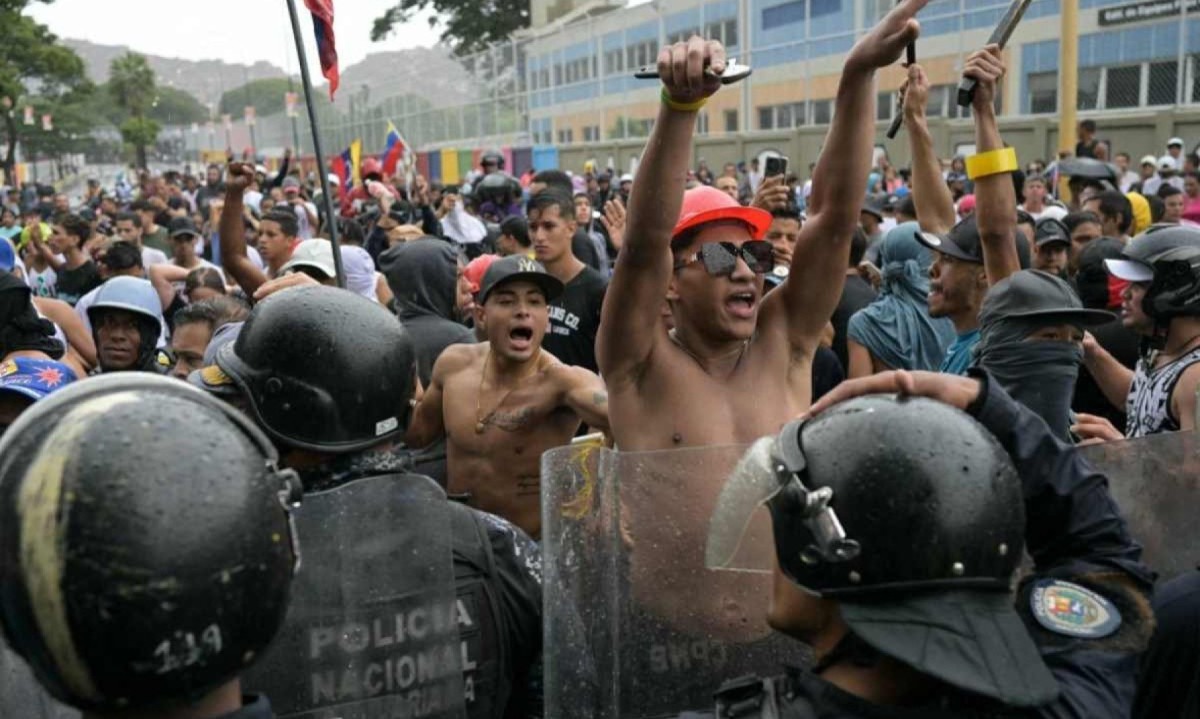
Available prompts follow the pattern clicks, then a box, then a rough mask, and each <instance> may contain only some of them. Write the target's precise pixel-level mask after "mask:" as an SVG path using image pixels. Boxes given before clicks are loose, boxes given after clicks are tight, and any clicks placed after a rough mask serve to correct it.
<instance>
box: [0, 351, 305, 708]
mask: <svg viewBox="0 0 1200 719" xmlns="http://www.w3.org/2000/svg"><path fill="white" fill-rule="evenodd" d="M147 408H153V410H152V411H153V418H152V419H151V417H150V416H148V415H147ZM299 496H300V486H299V482H298V480H297V479H296V477H295V475H294V473H293V472H292V471H291V470H280V469H278V468H277V464H276V452H275V449H274V447H273V446H272V444H271V442H270V441H269V440H268V439H267V437H266V436H265V435H264V434H263V433H262V432H261V431H260V430H259V429H258V428H257V427H255V426H254V424H253V423H252V422H250V421H249V419H248V418H246V417H244V416H242V415H240V414H238V413H237V412H236V411H234V410H232V409H230V408H228V407H226V406H225V405H224V404H222V403H221V402H220V401H218V400H215V399H213V398H211V397H209V396H208V395H206V394H205V393H204V392H201V391H200V390H197V389H195V388H193V387H191V386H189V385H188V384H187V383H185V382H179V381H176V380H171V379H169V378H166V377H162V376H160V375H152V374H146V373H121V374H112V375H105V376H103V377H97V378H94V379H89V380H88V381H86V382H78V383H75V384H73V385H71V386H69V387H67V388H65V389H63V390H61V391H59V392H55V393H54V394H52V395H50V396H48V397H46V398H45V399H43V400H41V401H39V402H37V403H36V404H35V405H33V406H32V407H31V408H29V409H28V410H27V411H25V412H24V413H23V414H22V415H21V416H20V418H19V419H18V420H17V421H16V422H15V423H14V424H13V426H12V431H10V432H8V433H6V434H5V436H4V438H3V440H2V441H0V572H2V573H3V576H4V577H5V581H4V582H2V583H0V624H2V626H3V630H4V635H5V638H6V639H7V641H8V644H9V645H10V646H11V647H12V648H13V649H14V650H15V651H16V652H17V653H18V654H20V655H21V656H22V657H24V659H25V660H26V662H28V663H29V665H30V667H31V668H32V670H33V672H34V674H35V676H36V677H37V678H38V680H39V682H40V683H41V684H42V685H43V686H44V687H45V688H46V689H47V690H48V691H49V692H50V693H51V694H53V695H54V696H55V697H57V698H58V699H60V700H62V701H64V702H66V703H68V704H70V705H72V706H75V707H78V708H81V709H83V710H85V711H90V712H97V713H110V712H115V711H143V710H144V711H151V710H157V709H162V708H167V707H170V706H184V705H188V704H192V703H194V702H195V701H198V700H199V699H202V698H203V697H205V696H207V695H208V694H209V693H211V692H212V691H213V690H215V689H217V688H218V687H221V686H223V685H225V684H227V683H228V682H229V681H231V680H233V679H235V678H236V677H237V676H238V675H239V674H240V673H241V672H242V671H243V670H244V669H245V668H246V667H248V666H249V665H250V664H252V663H253V662H254V661H255V660H256V659H257V658H258V657H259V656H260V655H261V654H262V653H263V651H264V649H265V648H266V647H267V646H268V645H269V644H270V643H271V641H272V639H273V638H274V636H275V634H276V632H277V630H278V629H279V627H280V626H281V625H282V623H283V620H284V617H285V615H286V612H287V605H288V596H289V591H290V587H291V582H292V578H293V576H294V573H295V570H296V565H297V561H298V557H299V554H298V548H297V545H296V543H295V536H294V534H293V533H292V531H291V526H292V525H291V517H290V511H291V506H292V504H293V503H294V502H295V501H297V500H298V498H299Z"/></svg>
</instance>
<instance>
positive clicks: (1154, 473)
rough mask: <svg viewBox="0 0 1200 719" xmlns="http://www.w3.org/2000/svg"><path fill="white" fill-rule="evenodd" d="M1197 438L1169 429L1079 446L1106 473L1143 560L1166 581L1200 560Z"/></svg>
mask: <svg viewBox="0 0 1200 719" xmlns="http://www.w3.org/2000/svg"><path fill="white" fill-rule="evenodd" d="M1198 450H1200V439H1198V438H1197V436H1196V433H1194V432H1170V433H1166V434H1156V435H1151V436H1149V437H1141V438H1138V439H1127V440H1124V441H1120V442H1106V443H1104V444H1098V445H1093V446H1090V447H1084V448H1082V449H1080V454H1082V455H1083V456H1084V457H1086V458H1087V459H1088V460H1089V461H1090V462H1091V463H1092V465H1093V466H1095V468H1096V469H1097V470H1099V471H1100V472H1101V473H1103V474H1104V475H1105V476H1106V477H1108V486H1109V491H1110V492H1111V493H1112V496H1113V498H1114V499H1115V500H1116V501H1117V505H1118V506H1119V507H1120V508H1121V513H1122V514H1123V515H1124V517H1125V521H1126V522H1128V523H1129V531H1130V533H1131V534H1133V537H1134V539H1136V540H1138V541H1139V542H1140V543H1141V544H1142V547H1143V548H1144V552H1143V554H1142V560H1143V561H1144V562H1146V564H1148V565H1149V566H1150V568H1151V569H1154V570H1155V571H1157V572H1158V573H1159V579H1160V581H1161V580H1166V579H1170V578H1171V577H1174V576H1177V575H1179V574H1182V573H1183V572H1187V571H1190V570H1192V569H1194V568H1195V567H1196V565H1197V563H1200V532H1197V531H1196V507H1197V506H1198V505H1200V454H1198V453H1197V452H1198Z"/></svg>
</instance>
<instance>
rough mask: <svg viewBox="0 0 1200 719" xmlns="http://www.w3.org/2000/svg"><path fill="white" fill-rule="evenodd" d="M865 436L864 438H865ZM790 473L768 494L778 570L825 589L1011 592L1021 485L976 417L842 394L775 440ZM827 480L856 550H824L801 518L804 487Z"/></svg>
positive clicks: (923, 403)
mask: <svg viewBox="0 0 1200 719" xmlns="http://www.w3.org/2000/svg"><path fill="white" fill-rule="evenodd" d="M863 437H870V438H871V441H870V442H869V443H864V442H862V441H861V440H862V438H863ZM777 442H778V445H777V446H778V447H779V451H780V453H781V455H782V458H783V460H784V462H785V463H786V464H787V465H788V466H789V471H791V469H790V468H791V467H796V466H798V467H800V469H799V471H795V472H794V474H795V477H796V481H791V482H788V483H787V484H785V487H784V490H783V491H782V492H780V493H779V494H777V495H776V496H775V497H774V498H773V499H772V501H771V503H770V509H771V516H772V518H773V520H774V527H775V547H776V552H777V554H778V556H779V563H780V568H781V569H782V570H783V571H784V573H785V574H786V575H787V576H788V577H789V578H790V579H792V580H793V581H795V582H796V583H797V584H799V585H800V586H802V587H804V588H806V589H809V590H811V591H814V592H819V593H820V594H821V595H822V596H827V597H848V596H868V595H872V594H881V593H882V594H884V595H889V594H890V595H894V594H896V593H897V592H904V591H910V590H927V589H931V588H935V587H976V588H982V589H996V590H1001V591H1004V590H1007V589H1008V588H1009V586H1010V582H1011V579H1012V576H1013V572H1014V571H1015V570H1016V569H1017V566H1018V565H1019V564H1020V561H1021V551H1022V548H1023V547H1024V530H1025V516H1024V505H1023V504H1022V499H1021V483H1020V479H1019V478H1018V476H1017V473H1016V471H1015V470H1014V469H1013V466H1012V462H1011V461H1010V460H1009V458H1008V455H1007V454H1005V452H1004V449H1003V448H1002V447H1001V446H1000V445H999V443H997V442H996V440H995V438H993V437H992V436H991V434H989V433H988V431H987V430H986V429H984V428H983V426H982V425H980V424H979V423H978V422H976V421H975V420H973V419H971V418H970V417H969V416H967V415H966V414H964V413H962V412H959V411H958V410H956V409H953V408H951V407H948V406H947V405H944V404H941V403H939V402H934V401H931V400H926V399H919V398H917V399H896V398H895V397H892V396H874V397H867V398H861V399H856V400H852V401H850V402H845V403H842V404H840V405H838V406H836V407H834V408H832V409H830V410H829V411H827V412H824V413H822V414H821V415H819V416H817V417H816V418H815V419H813V420H812V421H809V422H807V423H798V422H796V423H792V424H789V425H787V426H786V427H785V428H784V430H783V433H782V434H781V435H780V437H779V439H778V440H777ZM822 488H828V489H829V490H830V491H831V492H832V497H833V499H832V501H831V502H830V507H832V509H833V510H834V511H835V512H836V514H837V517H838V519H839V520H840V522H841V526H842V527H843V529H844V530H845V535H846V537H847V538H848V540H850V541H853V542H856V543H857V545H858V546H857V551H856V552H853V550H852V552H851V553H854V556H853V557H851V558H848V559H845V560H843V559H839V558H831V557H830V556H827V555H829V554H830V553H829V552H828V551H826V550H827V548H828V545H827V543H826V542H825V541H824V540H821V539H820V538H818V537H815V536H814V535H813V534H812V533H811V532H810V531H809V530H808V528H807V526H808V525H806V524H805V523H804V522H802V521H798V520H801V519H803V517H804V513H805V505H804V497H805V495H804V493H803V490H804V489H807V491H808V492H809V493H813V492H817V491H819V490H821V489H822Z"/></svg>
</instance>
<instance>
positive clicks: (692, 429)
mask: <svg viewBox="0 0 1200 719" xmlns="http://www.w3.org/2000/svg"><path fill="white" fill-rule="evenodd" d="M786 344H787V343H786V341H784V340H782V339H778V340H775V341H773V342H769V341H768V339H767V338H764V337H761V336H758V335H756V336H755V337H754V339H752V340H751V341H750V343H749V344H748V345H747V347H746V349H745V351H744V352H743V353H742V355H741V358H740V359H739V360H738V361H737V365H736V367H734V369H733V371H732V372H731V373H730V374H729V375H728V376H724V377H718V376H713V375H710V374H709V373H707V372H706V371H705V370H704V368H703V367H701V366H700V364H699V363H698V362H697V361H696V360H695V359H694V358H693V357H691V356H690V355H689V354H688V353H687V352H686V351H684V350H683V349H682V348H681V347H680V346H678V345H677V344H675V343H674V342H673V341H671V340H669V339H667V338H666V337H665V336H664V337H663V338H662V339H661V341H659V342H658V344H657V345H656V346H655V350H654V353H653V355H652V356H651V359H650V362H649V363H648V365H647V366H646V368H645V370H644V372H643V374H642V377H641V378H640V379H639V380H638V381H636V382H629V383H610V385H609V415H610V417H611V421H612V432H613V437H614V439H615V440H616V445H617V448H618V449H620V450H621V451H625V452H640V451H652V450H662V449H679V448H682V447H701V446H711V445H728V444H750V443H751V442H753V441H754V440H756V439H758V438H759V437H762V436H764V435H768V434H774V433H776V432H778V431H779V429H780V427H782V426H783V425H784V424H785V423H787V422H788V421H790V420H792V419H794V418H795V417H796V415H798V414H800V413H801V412H803V411H804V410H806V409H808V406H809V404H810V403H811V397H812V377H811V376H812V353H811V352H808V353H801V352H796V351H792V350H791V348H790V347H788V346H786ZM721 479H724V478H721Z"/></svg>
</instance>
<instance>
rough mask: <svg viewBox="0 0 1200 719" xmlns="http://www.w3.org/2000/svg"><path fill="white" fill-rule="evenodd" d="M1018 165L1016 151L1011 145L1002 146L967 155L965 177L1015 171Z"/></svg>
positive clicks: (971, 177)
mask: <svg viewBox="0 0 1200 719" xmlns="http://www.w3.org/2000/svg"><path fill="white" fill-rule="evenodd" d="M1018 167H1019V166H1018V165H1017V151H1016V150H1014V149H1012V148H1011V147H1002V148H1000V149H999V150H990V151H988V152H981V153H979V154H978V155H971V156H970V157H968V158H967V177H968V178H970V179H972V180H974V179H976V178H979V177H987V176H989V175H999V174H1002V173H1005V172H1016V171H1017V169H1018Z"/></svg>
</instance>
